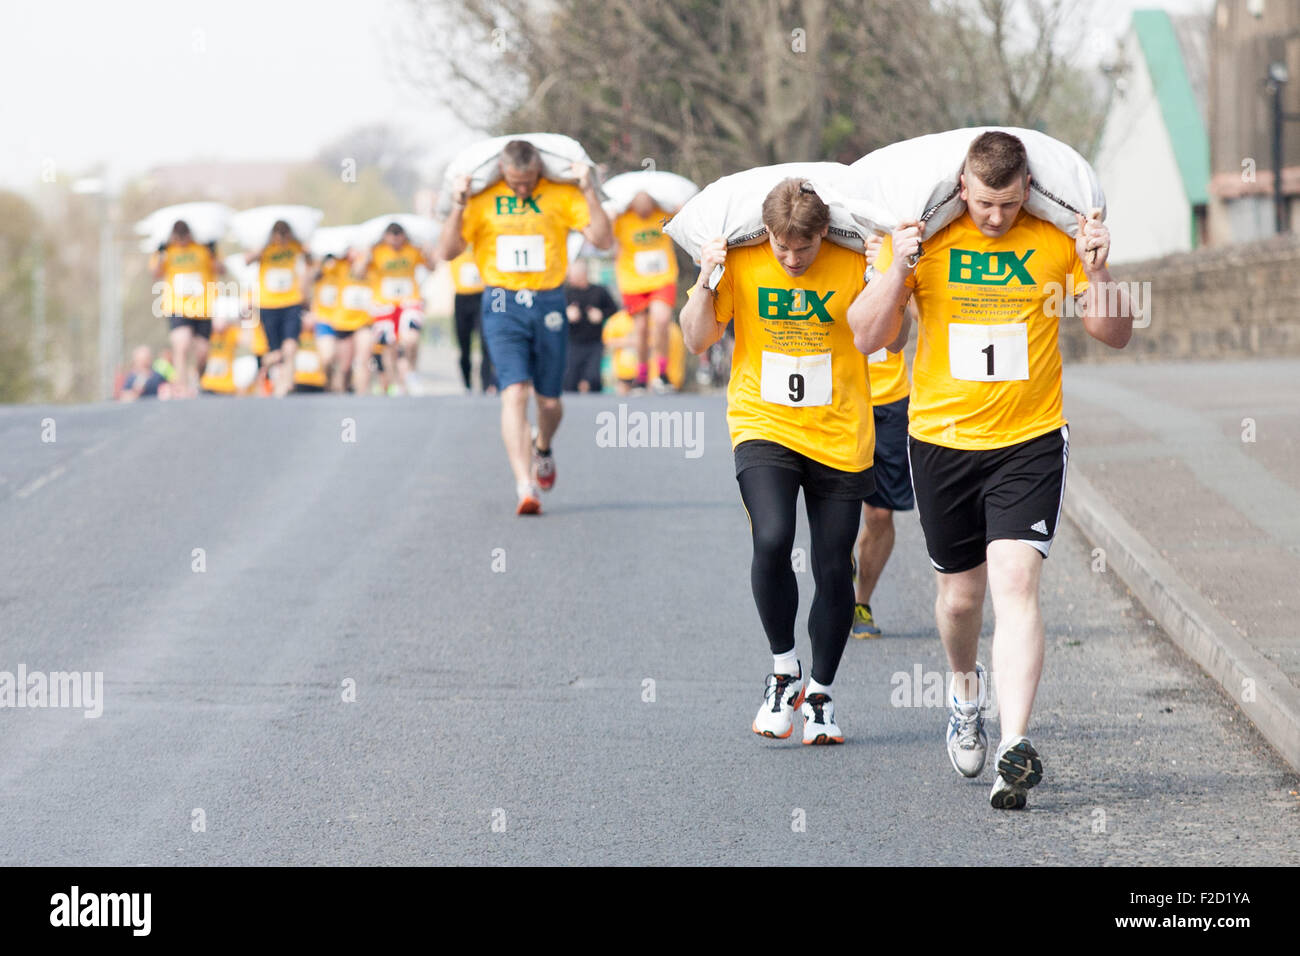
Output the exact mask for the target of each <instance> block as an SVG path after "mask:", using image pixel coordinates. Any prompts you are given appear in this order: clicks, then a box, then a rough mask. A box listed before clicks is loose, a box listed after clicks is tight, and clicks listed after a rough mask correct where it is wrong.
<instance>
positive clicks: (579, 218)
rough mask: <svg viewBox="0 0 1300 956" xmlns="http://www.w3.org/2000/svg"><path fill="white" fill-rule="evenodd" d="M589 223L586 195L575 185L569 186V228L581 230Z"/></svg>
mask: <svg viewBox="0 0 1300 956" xmlns="http://www.w3.org/2000/svg"><path fill="white" fill-rule="evenodd" d="M590 225H591V210H590V209H588V208H587V197H586V196H584V195H583V194H582V190H581V189H579V188H578V187H577V186H571V187H569V228H570V229H577V230H582V229H586V228H587V227H588V226H590Z"/></svg>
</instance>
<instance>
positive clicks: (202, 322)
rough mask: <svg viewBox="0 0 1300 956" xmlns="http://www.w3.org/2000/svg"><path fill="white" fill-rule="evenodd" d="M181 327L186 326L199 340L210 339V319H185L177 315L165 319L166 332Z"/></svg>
mask: <svg viewBox="0 0 1300 956" xmlns="http://www.w3.org/2000/svg"><path fill="white" fill-rule="evenodd" d="M181 326H187V327H188V328H189V330H190V331H191V332H193V333H194V334H195V335H196V336H198V337H199V338H201V339H210V338H212V320H211V319H186V318H183V317H181V316H179V315H173V316H171V317H169V318H168V319H167V328H168V331H175V330H176V329H179V328H180V327H181Z"/></svg>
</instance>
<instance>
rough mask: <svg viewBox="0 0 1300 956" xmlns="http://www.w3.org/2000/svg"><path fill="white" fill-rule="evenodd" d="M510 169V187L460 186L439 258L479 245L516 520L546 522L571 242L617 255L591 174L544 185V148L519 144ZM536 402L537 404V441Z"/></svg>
mask: <svg viewBox="0 0 1300 956" xmlns="http://www.w3.org/2000/svg"><path fill="white" fill-rule="evenodd" d="M500 169H501V177H502V178H501V181H500V182H498V183H496V184H495V185H493V186H491V187H489V188H488V189H485V190H484V191H483V192H481V193H479V194H478V195H477V196H473V197H470V196H469V195H468V192H469V179H468V177H462V179H461V181H460V182H458V183H457V184H456V187H455V188H456V194H455V196H454V197H453V202H452V210H451V215H450V216H449V217H448V218H447V222H446V224H445V226H444V227H443V231H442V238H441V240H440V243H439V247H438V254H439V257H440V258H442V259H446V260H448V261H450V260H452V259H455V258H456V257H457V256H458V255H460V254H461V253H462V252H464V251H465V248H466V246H469V245H473V246H474V253H475V258H476V260H477V262H478V270H479V273H480V274H481V275H482V276H483V282H484V285H485V288H484V291H483V312H482V322H483V338H484V341H485V342H486V343H487V346H488V349H489V351H490V352H491V353H492V364H493V365H494V366H495V367H496V374H497V384H498V386H499V387H500V389H501V438H502V441H503V442H504V444H505V446H506V455H507V456H508V457H509V459H510V467H511V470H512V471H513V472H514V477H515V496H516V498H517V500H518V504H517V505H516V507H515V513H516V514H540V513H541V510H542V503H541V494H540V492H541V491H542V490H544V489H546V490H549V489H550V488H551V487H552V486H554V484H555V458H554V456H553V454H552V451H551V439H552V438H553V437H554V436H555V432H556V429H558V428H559V427H560V418H561V417H562V416H563V414H564V408H563V406H562V405H561V403H560V391H561V389H562V387H563V385H564V371H565V348H566V345H567V342H568V322H566V321H565V317H564V316H565V307H566V301H565V296H564V276H565V273H566V272H567V271H568V249H567V244H568V238H569V233H570V232H571V231H574V230H581V231H582V233H583V234H584V235H585V236H586V237H587V240H588V241H589V242H591V244H592V245H594V246H595V247H596V248H598V249H608V248H609V247H610V245H611V244H612V243H613V236H612V234H611V231H610V226H609V217H608V216H606V215H605V211H604V209H602V208H601V205H600V197H599V196H598V195H597V193H596V184H595V182H594V180H593V179H592V171H591V169H590V168H586V167H584V168H582V169H581V170H578V169H575V170H574V172H575V174H577V175H578V177H579V184H578V185H576V186H574V185H569V184H562V183H556V182H552V181H551V180H549V179H544V178H543V177H542V157H541V154H539V153H538V152H537V148H536V147H535V146H533V145H532V144H531V143H529V142H528V141H527V140H519V139H516V140H511V141H510V142H508V143H506V145H505V148H504V149H503V150H502V151H501V160H500ZM531 394H536V396H537V437H536V439H535V440H532V441H530V437H529V427H528V398H529V396H530V395H531ZM530 446H531V449H530ZM530 451H531V454H530Z"/></svg>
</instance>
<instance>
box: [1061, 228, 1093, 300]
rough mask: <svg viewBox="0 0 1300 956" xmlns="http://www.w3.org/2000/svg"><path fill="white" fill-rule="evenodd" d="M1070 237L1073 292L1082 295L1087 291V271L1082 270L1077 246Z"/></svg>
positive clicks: (1081, 261)
mask: <svg viewBox="0 0 1300 956" xmlns="http://www.w3.org/2000/svg"><path fill="white" fill-rule="evenodd" d="M1066 238H1069V239H1070V274H1071V275H1072V276H1074V294H1075V295H1083V294H1084V293H1085V292H1087V291H1088V273H1087V272H1085V271H1084V268H1083V260H1082V259H1080V258H1079V247H1078V246H1076V245H1075V244H1074V239H1073V238H1070V237H1068V236H1067V237H1066Z"/></svg>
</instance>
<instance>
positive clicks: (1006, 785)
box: [989, 737, 1043, 810]
mask: <svg viewBox="0 0 1300 956" xmlns="http://www.w3.org/2000/svg"><path fill="white" fill-rule="evenodd" d="M1042 779H1043V761H1042V759H1041V758H1040V757H1039V756H1038V751H1037V750H1035V749H1034V745H1033V744H1031V743H1030V742H1029V738H1028V737H1012V738H1011V739H1010V740H1006V741H1003V743H1002V746H1000V747H999V748H998V776H997V779H996V780H994V781H993V790H992V792H990V793H989V805H990V806H992V807H993V809H995V810H1023V809H1024V808H1025V802H1026V800H1025V793H1026V791H1027V790H1029V788H1030V787H1035V786H1037V785H1038V784H1039V783H1040V782H1042Z"/></svg>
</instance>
